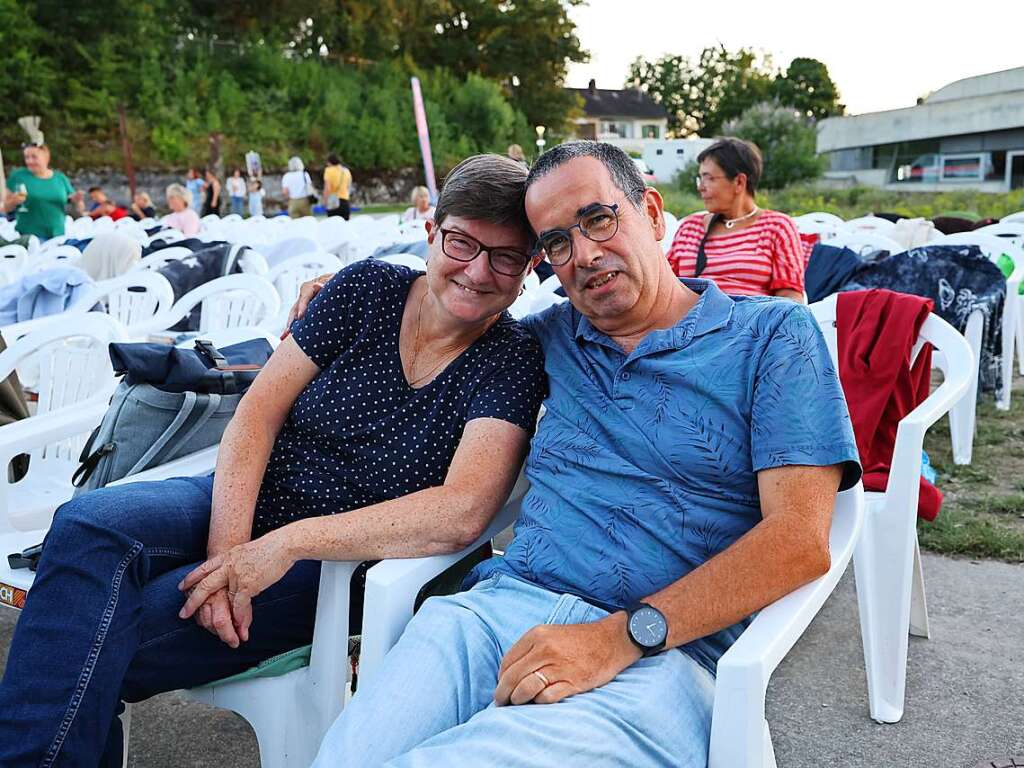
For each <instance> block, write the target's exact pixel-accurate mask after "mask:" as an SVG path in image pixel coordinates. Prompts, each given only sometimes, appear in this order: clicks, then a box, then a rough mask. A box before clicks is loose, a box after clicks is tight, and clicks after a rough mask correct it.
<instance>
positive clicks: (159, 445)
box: [125, 392, 208, 477]
mask: <svg viewBox="0 0 1024 768" xmlns="http://www.w3.org/2000/svg"><path fill="white" fill-rule="evenodd" d="M184 395H185V400H184V402H182V404H181V408H180V409H178V415H177V416H175V417H174V421H172V422H171V423H170V425H169V426H168V427H167V429H165V430H164V431H163V434H162V435H160V437H158V438H157V439H156V442H154V443H153V445H151V446H150V448H149V450H148V451H146V452H145V453H144V454H142V457H141V458H140V459H139V460H138V461H137V462H135V466H133V467H132V468H131V469H129V470H128V471H127V472H125V477H128V476H129V475H134V474H136V473H138V472H141V471H142V470H144V469H146V468H147V467H148V466H149V465H150V464H151V463H153V460H154V459H155V458H156V456H157V454H158V453H160V451H162V450H163V449H164V446H166V445H167V443H169V442H170V441H171V440H172V439H173V438H174V436H175V435H177V434H178V432H179V431H181V429H182V428H183V427H184V426H185V422H186V421H188V417H189V416H190V415H191V414H192V411H193V409H194V408H195V407H196V404H197V403H198V402H199V400H200V398H206V397H208V395H199V394H196V393H195V392H185V393H184Z"/></svg>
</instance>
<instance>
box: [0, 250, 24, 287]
mask: <svg viewBox="0 0 1024 768" xmlns="http://www.w3.org/2000/svg"><path fill="white" fill-rule="evenodd" d="M26 264H28V249H27V248H25V246H23V245H17V244H16V243H14V244H11V245H5V246H3V247H2V248H0V269H2V270H3V273H4V274H5V275H7V276H8V282H14V281H15V280H16V279H18V278H19V277H21V275H22V272H23V270H24V269H25V265H26Z"/></svg>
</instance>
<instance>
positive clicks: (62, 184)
mask: <svg viewBox="0 0 1024 768" xmlns="http://www.w3.org/2000/svg"><path fill="white" fill-rule="evenodd" d="M22 150H23V153H24V157H25V167H24V168H18V169H17V170H15V171H14V172H13V173H12V174H11V175H10V176H8V177H7V190H8V191H7V197H6V199H5V201H4V205H3V208H2V212H3V213H5V214H6V213H10V212H11V211H14V212H15V217H16V218H15V225H14V226H15V228H16V229H17V230H18V232H19V233H21V234H22V235H35V236H36V237H38V238H39V239H40V240H49V239H50V238H51V237H59V236H60V235H63V234H64V215H65V213H64V210H65V208H66V207H67V204H68V202H72V203H75V204H76V205H77V206H78V207H79V208H80V209H81V206H82V193H81V192H76V191H75V188H74V187H73V186H72V185H71V182H70V181H68V177H67V176H65V175H64V174H63V173H61V172H60V171H55V170H53V169H52V168H50V148H49V147H47V146H46V145H45V144H43V143H41V142H33V143H29V144H25V145H23V146H22ZM80 212H81V211H80Z"/></svg>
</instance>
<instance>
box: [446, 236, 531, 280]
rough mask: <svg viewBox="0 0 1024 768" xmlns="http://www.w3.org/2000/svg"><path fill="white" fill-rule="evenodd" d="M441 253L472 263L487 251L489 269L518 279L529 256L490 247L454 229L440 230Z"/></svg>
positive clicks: (526, 264) (528, 261)
mask: <svg viewBox="0 0 1024 768" xmlns="http://www.w3.org/2000/svg"><path fill="white" fill-rule="evenodd" d="M440 232H441V251H442V252H443V253H444V255H445V256H447V257H448V258H449V259H455V260H456V261H472V260H473V259H475V258H476V257H477V256H479V255H480V254H481V253H483V252H484V251H487V262H488V263H489V264H490V265H491V269H493V270H494V271H495V272H497V273H498V274H499V275H505V276H506V277H519V276H520V275H521V274H523V272H524V271H525V270H526V267H527V266H528V265H529V264H530V255H529V254H527V253H523V252H522V251H517V250H516V249H515V248H503V247H501V246H495V247H491V246H489V245H484V244H483V243H481V242H480V241H479V240H477V239H476V238H475V237H470V236H469V235H467V234H466V233H464V232H459V231H458V230H455V229H441V230H440Z"/></svg>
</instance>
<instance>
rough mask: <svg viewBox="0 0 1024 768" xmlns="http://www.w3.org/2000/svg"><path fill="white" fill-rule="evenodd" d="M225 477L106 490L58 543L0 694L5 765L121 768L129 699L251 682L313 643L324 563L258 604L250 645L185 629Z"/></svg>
mask: <svg viewBox="0 0 1024 768" xmlns="http://www.w3.org/2000/svg"><path fill="white" fill-rule="evenodd" d="M212 492H213V478H212V477H197V478H176V479H173V480H165V481H162V482H158V483H136V484H133V485H127V486H120V487H115V488H104V489H100V490H97V491H93V492H92V493H88V494H85V495H83V496H80V497H79V498H77V499H75V500H73V501H70V502H68V503H67V504H65V505H63V506H62V507H61V508H60V509H59V510H57V514H56V516H55V517H54V521H53V526H52V527H51V529H50V532H49V533H48V534H47V536H46V545H45V547H44V548H43V555H42V558H41V559H40V562H39V570H38V572H37V574H36V579H35V583H34V585H33V586H32V589H31V591H30V592H29V596H28V600H27V602H26V605H25V609H24V611H23V612H22V614H21V616H20V617H19V620H18V625H17V627H16V628H15V631H14V638H13V640H12V642H11V648H10V653H9V655H8V659H7V669H6V671H5V673H4V678H3V682H2V683H0V765H2V766H4V768H14V766H62V765H66V766H76V767H77V766H92V765H103V766H119V765H120V764H121V752H122V746H121V742H122V734H121V725H120V721H119V720H118V718H117V715H118V713H119V712H120V711H121V709H122V707H123V705H122V702H123V701H129V702H132V701H141V700H142V699H146V698H149V697H150V696H153V695H155V694H157V693H162V692H164V691H170V690H174V689H177V688H190V687H193V686H197V685H202V684H204V683H208V682H210V681H212V680H217V679H220V678H222V677H226V676H228V675H232V674H235V673H237V672H241V671H243V670H245V669H248V668H249V667H251V666H253V665H254V664H256V663H258V662H260V661H262V660H264V659H266V658H269V657H271V656H274V655H276V654H278V653H281V652H282V651H286V650H289V649H291V648H297V647H299V646H301V645H305V644H307V643H309V642H310V640H311V638H312V636H313V621H314V618H315V614H316V594H317V587H318V586H319V576H320V563H318V562H311V561H303V562H300V563H297V564H296V565H295V566H294V567H293V568H292V569H291V570H290V571H289V572H288V573H287V574H286V575H285V576H284V578H283V579H281V581H279V582H278V583H277V584H275V585H273V586H272V587H270V588H269V589H267V590H266V591H265V592H263V593H262V594H261V595H259V596H258V597H257V598H256V599H255V600H254V601H253V623H252V627H251V629H250V634H249V641H248V642H247V643H243V644H242V646H241V647H240V648H238V649H232V648H230V647H228V646H227V645H225V644H224V643H222V642H221V641H220V639H218V638H217V637H216V636H215V635H213V634H211V633H209V632H207V631H206V630H205V629H203V628H201V627H200V626H198V625H197V624H196V623H195V621H194V620H193V619H189V620H187V621H185V620H182V619H179V618H178V611H179V610H181V606H182V605H183V604H184V596H183V595H182V593H181V592H179V591H178V582H179V581H181V579H182V578H183V577H184V576H185V574H187V573H188V572H189V571H190V570H191V569H192V568H194V567H195V566H196V565H197V564H198V563H200V562H202V561H203V560H204V559H205V556H206V539H207V534H208V531H209V523H210V504H211V498H212Z"/></svg>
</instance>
